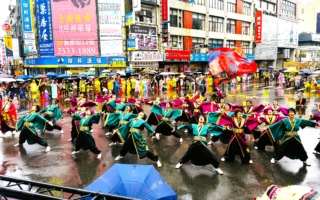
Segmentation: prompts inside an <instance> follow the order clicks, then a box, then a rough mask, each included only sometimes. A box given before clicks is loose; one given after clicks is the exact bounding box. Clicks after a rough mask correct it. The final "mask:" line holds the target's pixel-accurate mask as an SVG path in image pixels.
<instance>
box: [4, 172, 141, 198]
mask: <svg viewBox="0 0 320 200" xmlns="http://www.w3.org/2000/svg"><path fill="white" fill-rule="evenodd" d="M12 198H16V199H24V200H42V199H43V200H44V199H45V200H58V199H60V200H61V199H72V200H78V199H79V200H82V199H87V200H88V199H92V200H102V199H105V200H137V199H135V198H129V197H122V196H117V195H111V194H104V193H100V192H94V191H87V190H83V189H77V188H70V187H62V186H57V185H52V184H46V183H41V182H36V181H29V180H23V179H18V178H14V177H8V176H1V175H0V199H1V200H2V199H5V200H8V199H12Z"/></svg>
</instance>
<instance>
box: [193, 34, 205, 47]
mask: <svg viewBox="0 0 320 200" xmlns="http://www.w3.org/2000/svg"><path fill="white" fill-rule="evenodd" d="M204 41H205V39H204V38H196V37H194V38H192V45H193V48H194V47H195V46H196V45H201V44H204Z"/></svg>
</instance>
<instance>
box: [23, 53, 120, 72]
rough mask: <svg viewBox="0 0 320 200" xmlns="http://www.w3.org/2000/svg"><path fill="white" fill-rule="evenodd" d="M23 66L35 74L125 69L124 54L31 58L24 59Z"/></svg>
mask: <svg viewBox="0 0 320 200" xmlns="http://www.w3.org/2000/svg"><path fill="white" fill-rule="evenodd" d="M24 67H25V68H27V69H28V70H27V71H28V74H29V75H31V76H36V75H38V74H47V73H48V72H55V73H58V74H81V73H84V72H89V71H92V72H94V73H95V74H96V75H99V74H100V72H101V71H102V70H104V69H109V70H117V71H119V70H120V71H125V69H126V57H125V56H101V57H93V56H92V57H55V58H31V59H26V60H25V66H24Z"/></svg>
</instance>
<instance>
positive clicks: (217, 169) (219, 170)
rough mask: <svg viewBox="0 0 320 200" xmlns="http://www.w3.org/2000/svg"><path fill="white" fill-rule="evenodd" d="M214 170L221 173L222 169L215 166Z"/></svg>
mask: <svg viewBox="0 0 320 200" xmlns="http://www.w3.org/2000/svg"><path fill="white" fill-rule="evenodd" d="M214 170H216V172H218V174H220V175H223V171H222V170H221V169H220V168H215V169H214Z"/></svg>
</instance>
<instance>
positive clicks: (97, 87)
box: [94, 78, 101, 94]
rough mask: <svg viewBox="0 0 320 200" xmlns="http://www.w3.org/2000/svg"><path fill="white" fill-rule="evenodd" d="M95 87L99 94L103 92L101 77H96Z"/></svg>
mask: <svg viewBox="0 0 320 200" xmlns="http://www.w3.org/2000/svg"><path fill="white" fill-rule="evenodd" d="M94 89H95V92H97V91H98V94H99V93H100V92H101V82H100V80H99V78H96V79H95V80H94Z"/></svg>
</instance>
